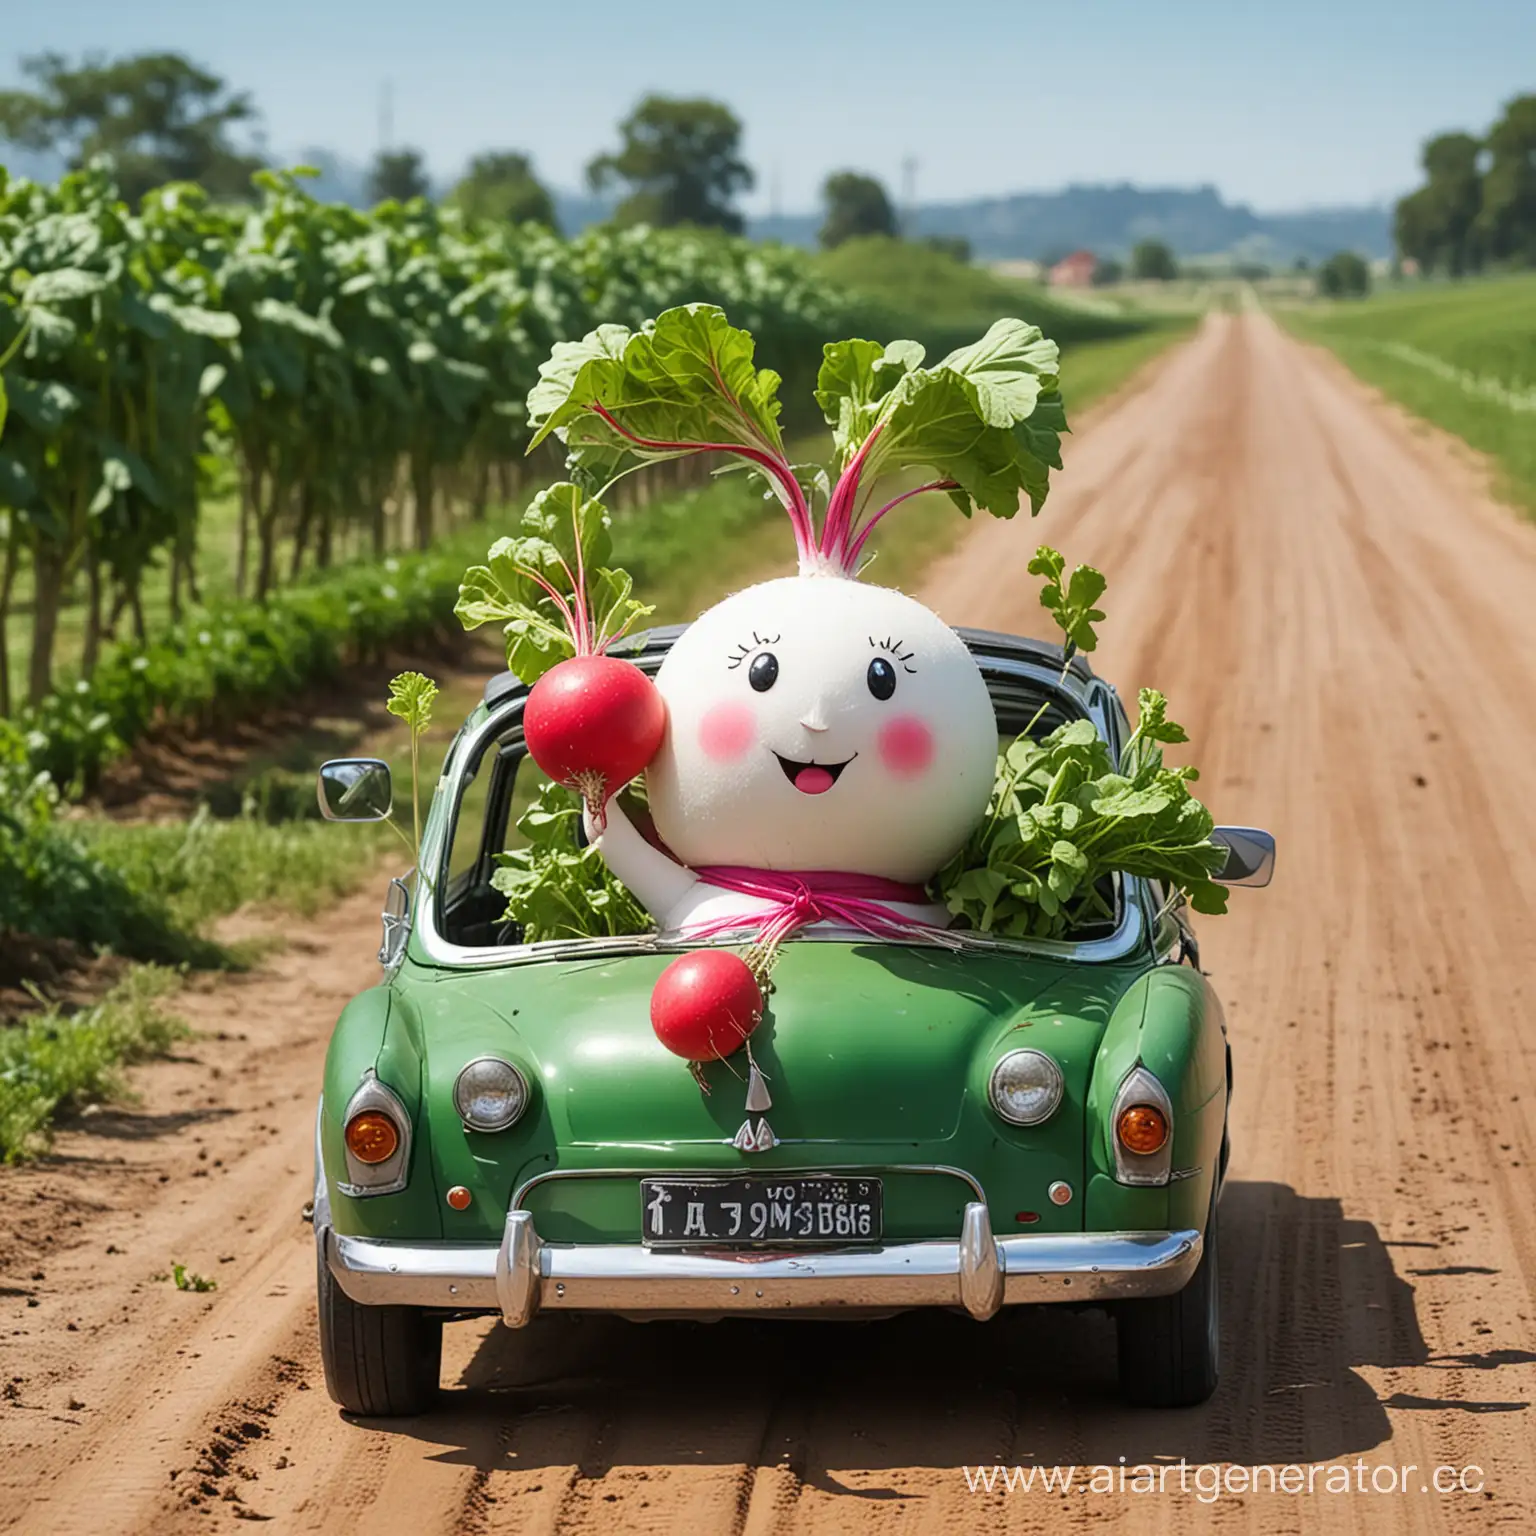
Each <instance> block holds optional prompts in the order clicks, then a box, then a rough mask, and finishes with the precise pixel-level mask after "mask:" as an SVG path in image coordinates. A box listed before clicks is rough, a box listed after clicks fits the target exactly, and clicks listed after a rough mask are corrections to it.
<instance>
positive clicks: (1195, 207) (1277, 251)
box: [748, 182, 1392, 262]
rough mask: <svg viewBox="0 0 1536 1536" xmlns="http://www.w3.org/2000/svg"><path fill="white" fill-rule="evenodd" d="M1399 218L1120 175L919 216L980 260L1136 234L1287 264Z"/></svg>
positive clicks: (812, 239)
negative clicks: (1144, 182)
mask: <svg viewBox="0 0 1536 1536" xmlns="http://www.w3.org/2000/svg"><path fill="white" fill-rule="evenodd" d="M1391 218H1392V216H1391V211H1390V210H1389V209H1387V208H1385V207H1358V208H1318V209H1307V210H1302V211H1300V212H1297V213H1281V214H1262V213H1255V212H1254V211H1253V210H1252V209H1251V208H1249V207H1247V206H1246V205H1244V204H1242V203H1228V202H1226V201H1225V200H1224V199H1223V198H1222V196H1221V194H1220V193H1219V192H1218V191H1217V190H1216V189H1215V187H1210V186H1205V187H1136V186H1132V185H1131V184H1130V183H1129V182H1120V183H1118V184H1115V185H1104V186H1071V187H1066V188H1064V189H1063V190H1062V191H1059V192H1017V193H1014V194H1012V195H1010V196H1008V197H989V198H980V199H977V200H975V201H973V202H964V203H928V204H922V205H920V206H919V207H918V208H917V209H916V211H915V213H914V216H913V225H914V230H913V233H915V234H917V235H959V236H962V237H963V238H965V239H966V240H969V241H970V243H971V250H972V253H973V254H974V255H975V256H976V258H977V259H979V260H982V261H1001V260H1007V259H1013V260H1019V259H1026V260H1031V261H1043V260H1045V259H1046V258H1048V257H1051V256H1058V255H1063V254H1065V253H1066V252H1067V251H1072V250H1076V249H1078V248H1079V247H1082V248H1086V249H1087V250H1091V251H1094V252H1096V253H1097V254H1099V255H1101V256H1110V255H1124V254H1125V253H1127V252H1128V251H1129V250H1130V248H1131V247H1132V246H1133V245H1134V244H1135V243H1136V242H1137V241H1138V240H1147V239H1155V240H1162V241H1164V242H1166V243H1167V244H1168V245H1169V246H1171V247H1172V248H1173V250H1174V251H1175V252H1176V253H1177V254H1178V255H1180V256H1186V257H1188V256H1209V255H1215V254H1218V253H1230V254H1233V255H1237V256H1242V257H1245V258H1247V259H1251V260H1255V261H1270V262H1289V261H1292V260H1294V259H1295V258H1296V257H1297V256H1305V257H1307V258H1308V259H1309V260H1316V259H1317V258H1319V257H1323V256H1328V255H1331V254H1332V253H1333V252H1334V251H1336V250H1339V249H1341V248H1347V249H1351V250H1357V251H1359V252H1360V253H1361V255H1363V256H1390V255H1391V253H1392V222H1391ZM820 226H821V216H820V215H819V214H787V215H780V216H778V217H776V218H764V219H754V220H752V222H751V223H750V225H749V226H748V228H749V232H750V233H751V234H753V235H755V236H757V237H758V238H759V239H772V240H782V241H784V242H785V243H786V244H788V245H814V244H815V243H816V232H817V230H818V229H819V228H820Z"/></svg>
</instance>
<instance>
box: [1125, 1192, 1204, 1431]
mask: <svg viewBox="0 0 1536 1536" xmlns="http://www.w3.org/2000/svg"><path fill="white" fill-rule="evenodd" d="M1220 1325H1221V1306H1220V1298H1219V1297H1218V1294H1217V1270H1216V1207H1215V1204H1214V1201H1213V1203H1212V1206H1211V1214H1210V1217H1209V1219H1208V1220H1207V1221H1206V1224H1205V1247H1204V1249H1203V1251H1202V1252H1201V1255H1200V1262H1199V1263H1198V1264H1197V1265H1196V1266H1195V1272H1194V1274H1192V1275H1191V1276H1190V1277H1189V1280H1188V1283H1187V1284H1186V1285H1185V1286H1184V1289H1183V1290H1182V1291H1175V1292H1174V1294H1173V1295H1172V1296H1149V1297H1147V1298H1146V1299H1144V1300H1140V1301H1122V1302H1121V1303H1120V1304H1119V1306H1118V1307H1117V1308H1116V1313H1115V1326H1116V1329H1117V1331H1118V1333H1119V1337H1120V1393H1121V1396H1122V1397H1124V1398H1125V1400H1126V1401H1127V1402H1128V1403H1132V1404H1134V1405H1135V1406H1137V1407H1138V1408H1192V1407H1194V1406H1195V1405H1196V1404H1197V1403H1203V1402H1205V1400H1206V1399H1207V1398H1208V1397H1210V1395H1211V1393H1213V1392H1214V1391H1215V1390H1216V1379H1217V1375H1218V1365H1219V1363H1220V1349H1221V1345H1220Z"/></svg>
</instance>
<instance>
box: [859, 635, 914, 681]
mask: <svg viewBox="0 0 1536 1536" xmlns="http://www.w3.org/2000/svg"><path fill="white" fill-rule="evenodd" d="M869 643H870V644H871V645H872V646H874V648H875V649H876V650H877V651H886V652H888V653H889V654H890V655H892V656H894V657H895V658H896V660H897V661H899V662H900V663H901V670H902V671H903V672H908V673H915V672H916V671H917V668H916V667H909V666H908V665H907V663H908V662H909V661H911V660H912V658H913V657H914V656H915V655H917V652H916V651H908V652H907V653H906V654H905V655H903V654H902V649H901V641H900V640H898V641H896V642H895V644H892V643H891V640H890V637H889V636H887V637H886V638H885V639H884V640H876V639H875V637H874V636H873V635H871V636H870V637H869Z"/></svg>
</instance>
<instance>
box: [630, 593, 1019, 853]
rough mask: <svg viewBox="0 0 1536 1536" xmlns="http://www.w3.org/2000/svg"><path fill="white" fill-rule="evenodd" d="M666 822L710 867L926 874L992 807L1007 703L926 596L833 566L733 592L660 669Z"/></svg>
mask: <svg viewBox="0 0 1536 1536" xmlns="http://www.w3.org/2000/svg"><path fill="white" fill-rule="evenodd" d="M656 686H657V688H658V689H659V690H660V693H661V695H662V697H663V698H664V699H665V701H666V709H667V715H668V730H667V733H666V739H665V741H664V742H663V744H662V748H661V751H660V752H659V753H658V754H657V756H656V758H655V759H654V760H653V761H652V763H651V765H650V767H649V769H648V770H647V773H646V788H647V792H648V795H649V798H650V805H651V811H652V815H653V816H654V818H655V822H656V829H657V831H658V832H659V833H660V835H661V837H662V839H663V840H664V841H665V843H666V844H667V846H668V847H669V848H670V849H671V850H672V852H673V853H674V854H675V855H676V856H677V857H678V858H679V859H681V860H682V861H683V862H684V863H685V864H688V865H690V866H692V867H694V868H698V867H700V866H706V865H711V864H739V865H747V866H750V867H752V868H757V869H780V870H836V871H839V872H843V873H848V874H865V875H878V876H883V877H885V878H887V879H892V880H901V881H909V882H922V881H925V880H927V879H928V878H929V877H930V876H932V875H933V874H934V873H936V872H937V871H938V870H939V869H940V868H941V867H942V865H943V864H944V863H945V861H946V860H947V859H948V858H949V857H950V855H951V854H953V853H954V852H955V850H956V849H957V848H959V846H960V845H961V843H963V842H964V840H965V838H966V836H967V835H968V834H969V832H970V831H971V829H972V827H974V826H975V825H976V823H977V821H978V820H979V819H980V817H981V815H982V813H983V812H984V811H985V809H986V804H987V797H988V795H989V794H990V792H991V789H992V780H993V772H994V765H995V762H996V757H997V721H996V717H995V715H994V713H993V710H992V703H991V700H990V699H989V697H988V695H987V690H986V684H985V683H984V682H983V681H982V677H981V673H980V671H979V670H978V668H977V666H976V663H975V661H974V660H973V659H972V657H971V655H970V653H969V652H968V651H967V650H966V648H965V646H964V644H963V643H962V642H961V640H960V638H959V636H957V635H956V634H955V633H954V632H953V630H951V629H950V628H949V627H948V626H947V625H946V624H944V623H943V621H942V620H940V619H939V617H938V616H937V615H936V614H934V613H932V612H930V611H929V610H928V609H926V608H924V607H923V606H922V604H921V603H918V602H915V601H914V600H913V599H912V598H909V597H906V596H904V595H903V594H901V593H899V592H893V591H891V590H889V589H887V588H883V587H873V586H869V585H867V584H865V583H864V582H860V581H853V580H848V579H843V578H838V577H832V576H810V577H805V576H800V577H787V578H785V579H783V580H779V581H770V582H765V583H763V584H762V585H761V586H756V587H751V588H748V589H747V590H746V591H745V592H738V593H736V594H735V595H734V596H732V597H729V598H727V599H726V600H725V601H724V602H722V603H719V604H718V605H717V606H715V607H714V608H711V609H710V610H709V612H707V613H706V614H704V615H703V616H702V617H701V618H699V619H698V620H697V621H696V622H695V623H693V624H692V625H690V626H689V628H688V629H687V630H685V631H684V632H683V634H682V635H681V636H680V637H679V639H678V641H677V642H676V644H675V645H674V646H673V647H672V649H671V651H670V652H668V654H667V658H666V660H665V661H664V662H663V663H662V666H661V669H660V671H659V672H658V673H657V677H656Z"/></svg>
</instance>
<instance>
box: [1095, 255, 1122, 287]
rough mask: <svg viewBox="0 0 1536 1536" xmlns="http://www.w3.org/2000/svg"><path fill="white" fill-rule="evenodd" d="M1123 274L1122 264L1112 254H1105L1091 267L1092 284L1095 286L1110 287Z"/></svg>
mask: <svg viewBox="0 0 1536 1536" xmlns="http://www.w3.org/2000/svg"><path fill="white" fill-rule="evenodd" d="M1124 276H1125V268H1124V266H1123V265H1122V264H1121V263H1120V262H1118V261H1116V260H1115V259H1114V257H1113V256H1106V257H1105V258H1104V260H1103V261H1101V262H1100V263H1099V264H1098V266H1096V267H1095V268H1094V269H1093V286H1094V287H1095V288H1112V287H1113V286H1114V285H1115V284H1116V283H1118V282H1119V281H1120V279H1121V278H1123V277H1124Z"/></svg>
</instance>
